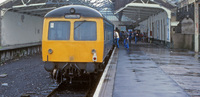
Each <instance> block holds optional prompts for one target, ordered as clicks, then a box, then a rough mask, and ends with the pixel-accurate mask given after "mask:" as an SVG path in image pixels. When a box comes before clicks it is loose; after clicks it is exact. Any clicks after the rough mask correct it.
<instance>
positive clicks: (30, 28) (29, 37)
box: [1, 11, 43, 46]
mask: <svg viewBox="0 0 200 97" xmlns="http://www.w3.org/2000/svg"><path fill="white" fill-rule="evenodd" d="M42 26H43V18H42V17H37V16H30V15H25V14H21V13H16V12H9V11H8V12H6V13H5V14H4V16H3V18H2V20H1V46H9V45H18V44H28V43H35V42H41V39H42Z"/></svg>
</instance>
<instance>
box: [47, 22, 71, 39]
mask: <svg viewBox="0 0 200 97" xmlns="http://www.w3.org/2000/svg"><path fill="white" fill-rule="evenodd" d="M69 37H70V22H67V21H51V22H50V23H49V34H48V39H49V40H69Z"/></svg>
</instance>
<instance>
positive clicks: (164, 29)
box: [139, 12, 170, 42]
mask: <svg viewBox="0 0 200 97" xmlns="http://www.w3.org/2000/svg"><path fill="white" fill-rule="evenodd" d="M139 28H140V30H141V32H148V37H150V38H153V39H156V40H160V41H166V42H170V19H169V18H168V17H167V13H166V12H160V13H158V14H156V15H153V16H150V17H149V18H148V19H146V20H144V21H142V22H141V23H140V27H139ZM150 32H152V36H151V35H150Z"/></svg>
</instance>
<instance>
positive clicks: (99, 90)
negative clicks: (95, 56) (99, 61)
mask: <svg viewBox="0 0 200 97" xmlns="http://www.w3.org/2000/svg"><path fill="white" fill-rule="evenodd" d="M115 49H116V47H115V48H114V50H113V52H112V55H111V57H110V60H109V61H108V64H107V66H106V68H105V70H104V72H103V75H102V76H101V79H100V81H99V84H98V86H97V89H96V90H95V92H94V95H93V97H99V94H100V92H101V88H102V85H103V82H104V79H105V77H106V75H107V72H108V69H109V66H110V63H111V61H112V58H113V55H114V52H115Z"/></svg>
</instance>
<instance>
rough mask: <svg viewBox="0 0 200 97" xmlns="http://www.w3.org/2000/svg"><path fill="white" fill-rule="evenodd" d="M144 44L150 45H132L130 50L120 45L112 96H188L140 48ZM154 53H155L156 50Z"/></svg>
mask: <svg viewBox="0 0 200 97" xmlns="http://www.w3.org/2000/svg"><path fill="white" fill-rule="evenodd" d="M144 46H149V47H151V45H149V44H139V45H132V46H131V48H130V52H127V51H126V49H125V48H123V47H122V46H121V47H120V49H119V54H118V55H119V57H118V64H117V71H116V77H115V84H114V91H113V97H189V95H188V94H187V92H185V91H184V89H183V88H181V87H180V86H179V85H178V84H177V83H176V82H175V81H174V80H173V79H172V78H171V77H170V76H168V75H167V74H166V73H165V72H164V71H163V70H162V69H161V68H160V66H159V65H158V64H157V63H156V62H154V60H152V58H151V57H149V56H148V55H147V54H146V50H145V49H143V50H141V49H140V48H141V47H144ZM144 48H146V47H144ZM151 48H153V47H151ZM155 49H156V48H155ZM147 50H148V49H147ZM161 51H162V50H161ZM154 53H155V55H156V52H154ZM166 53H167V52H162V54H166Z"/></svg>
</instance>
